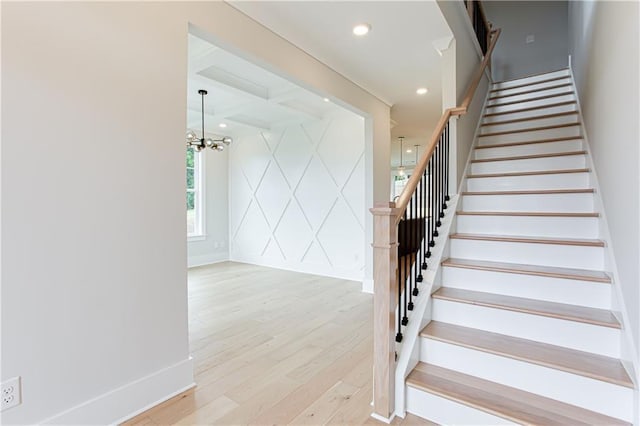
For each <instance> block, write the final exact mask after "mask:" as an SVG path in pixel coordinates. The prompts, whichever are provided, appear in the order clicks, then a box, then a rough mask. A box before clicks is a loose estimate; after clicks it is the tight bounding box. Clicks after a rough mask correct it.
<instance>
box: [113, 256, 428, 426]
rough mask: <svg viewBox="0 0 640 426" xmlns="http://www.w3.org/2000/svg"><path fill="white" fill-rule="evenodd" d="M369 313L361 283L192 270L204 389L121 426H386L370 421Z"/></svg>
mask: <svg viewBox="0 0 640 426" xmlns="http://www.w3.org/2000/svg"><path fill="white" fill-rule="evenodd" d="M372 313H373V297H372V295H370V294H364V293H362V292H361V283H359V282H353V281H346V280H340V279H334V278H326V277H319V276H315V275H308V274H300V273H296V272H289V271H282V270H277V269H270V268H264V267H259V266H254V265H247V264H241V263H234V262H224V263H219V264H215V265H210V266H204V267H199V268H192V269H190V270H189V334H190V347H191V353H192V356H193V357H194V360H195V366H196V367H195V380H196V383H197V384H198V386H197V387H196V388H195V389H192V390H189V391H187V392H184V393H182V394H180V395H178V396H176V397H174V398H172V399H170V400H169V401H166V402H164V403H162V404H160V405H158V406H156V407H154V408H152V409H150V410H148V411H146V412H144V413H142V414H140V415H138V416H137V417H135V418H133V419H131V420H130V421H128V422H126V423H125V425H127V426H133V425H168V424H181V425H196V424H217V425H239V424H255V425H258V424H260V425H263V424H264V425H267V424H268V425H275V424H314V425H320V424H345V425H346V424H349V425H359V424H369V425H371V424H380V425H381V424H382V423H380V422H378V421H376V420H374V419H373V418H371V417H370V415H371V412H372V407H371V405H370V403H371V400H372V359H373V337H372V332H373V319H372ZM394 424H405V425H407V424H415V425H424V424H430V423H428V422H426V421H424V420H422V419H420V418H418V417H415V416H411V415H408V416H407V417H406V418H405V419H400V418H398V419H396V420H395V421H394Z"/></svg>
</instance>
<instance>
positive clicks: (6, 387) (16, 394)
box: [0, 376, 22, 411]
mask: <svg viewBox="0 0 640 426" xmlns="http://www.w3.org/2000/svg"><path fill="white" fill-rule="evenodd" d="M20 390H21V389H20V377H19V376H18V377H14V378H12V379H9V380H7V381H6V382H2V391H1V392H0V397H2V410H0V411H4V410H7V409H9V408H11V407H15V406H16V405H20V404H21V403H22V399H21V397H20V395H21V392H20Z"/></svg>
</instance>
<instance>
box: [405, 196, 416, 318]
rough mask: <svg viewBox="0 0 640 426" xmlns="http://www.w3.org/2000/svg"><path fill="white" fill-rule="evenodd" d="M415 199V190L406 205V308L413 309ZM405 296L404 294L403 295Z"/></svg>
mask: <svg viewBox="0 0 640 426" xmlns="http://www.w3.org/2000/svg"><path fill="white" fill-rule="evenodd" d="M414 199H415V192H414V193H413V195H412V196H411V198H409V205H407V210H408V211H409V253H408V256H409V259H408V260H409V266H408V267H407V273H408V278H409V293H408V296H409V304H408V305H407V309H408V310H410V311H413V288H414V286H415V279H414V275H413V247H414V240H413V239H414V238H415V233H414V232H415V229H414V226H415V218H414V215H413V201H414ZM405 297H406V296H405Z"/></svg>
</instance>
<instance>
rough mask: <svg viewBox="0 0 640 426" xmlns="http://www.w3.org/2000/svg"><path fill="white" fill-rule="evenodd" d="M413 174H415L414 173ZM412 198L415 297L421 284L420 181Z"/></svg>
mask: <svg viewBox="0 0 640 426" xmlns="http://www.w3.org/2000/svg"><path fill="white" fill-rule="evenodd" d="M416 167H417V162H416ZM414 173H415V172H414ZM413 196H414V198H415V200H414V203H413V221H414V222H415V224H414V226H415V230H414V234H413V237H414V238H415V243H414V244H415V247H416V252H415V253H414V254H413V257H412V260H413V263H414V274H413V275H414V276H415V281H414V285H413V295H414V296H417V295H418V294H419V293H418V283H419V282H422V269H421V268H420V266H421V265H420V263H419V259H420V233H421V232H420V217H419V216H420V209H419V208H418V206H419V205H420V181H418V185H416V190H415V192H414V193H413Z"/></svg>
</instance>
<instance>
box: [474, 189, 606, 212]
mask: <svg viewBox="0 0 640 426" xmlns="http://www.w3.org/2000/svg"><path fill="white" fill-rule="evenodd" d="M462 210H468V211H482V212H489V211H498V212H512V211H513V212H531V211H539V212H558V213H570V212H577V213H588V212H592V211H593V194H591V193H585V194H580V193H574V194H527V195H463V197H462Z"/></svg>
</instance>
